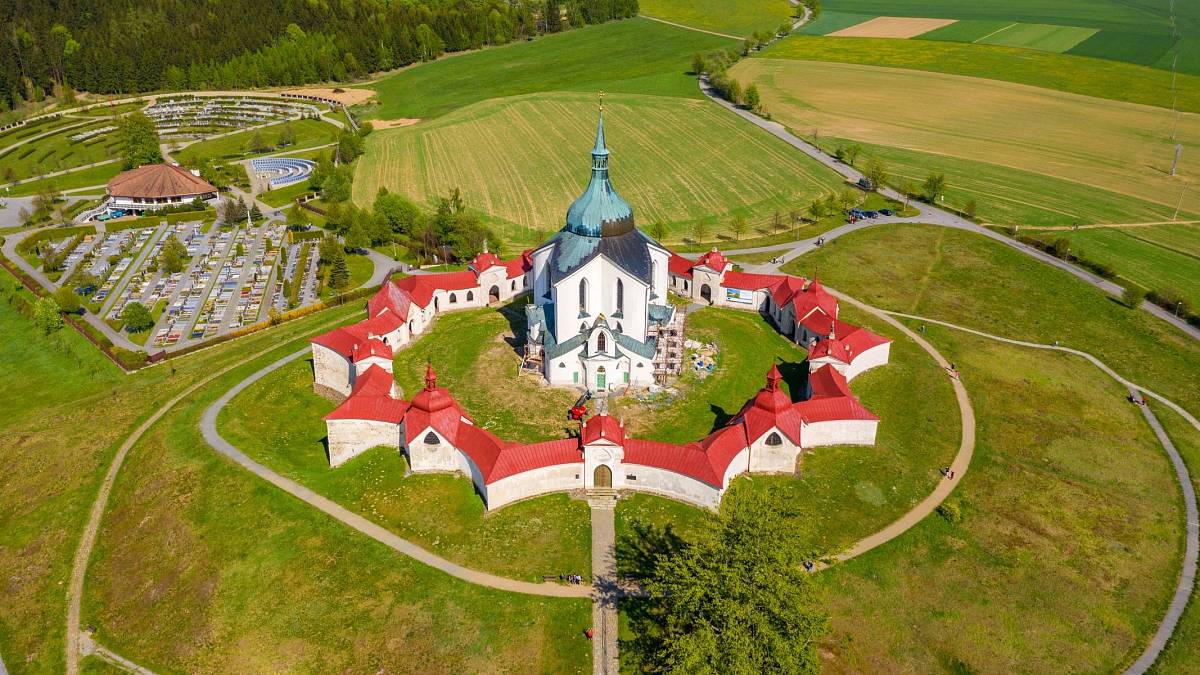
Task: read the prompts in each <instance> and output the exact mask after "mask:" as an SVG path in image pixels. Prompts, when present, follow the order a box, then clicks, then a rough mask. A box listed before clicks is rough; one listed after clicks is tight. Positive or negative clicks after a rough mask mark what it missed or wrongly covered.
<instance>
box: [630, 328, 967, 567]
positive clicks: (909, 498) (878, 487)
mask: <svg viewBox="0 0 1200 675" xmlns="http://www.w3.org/2000/svg"><path fill="white" fill-rule="evenodd" d="M842 316H843V317H844V318H845V319H846V320H847V321H850V322H852V323H857V324H860V325H865V326H868V327H870V328H871V329H872V330H875V331H877V332H879V333H880V334H883V335H887V336H889V337H892V338H893V339H895V340H896V341H895V342H894V343H893V345H892V352H891V361H890V363H889V364H888V365H887V366H884V367H881V368H876V369H874V370H871V371H868V372H866V373H864V374H862V375H860V376H859V377H857V378H855V379H854V381H853V383H852V384H851V388H852V389H853V390H854V393H855V395H857V396H858V397H859V398H860V399H861V400H862V402H863V404H864V405H866V406H867V408H869V409H870V410H871V411H872V412H874V413H875V414H876V415H878V416H879V417H880V418H881V422H880V425H879V435H878V439H877V440H878V442H877V444H876V445H875V446H874V447H870V448H864V447H853V446H838V447H825V448H814V449H813V450H812V452H811V453H808V454H806V455H805V456H804V458H803V459H802V460H801V465H800V475H799V476H791V475H788V476H750V477H741V478H738V479H736V480H735V481H734V482H733V483H732V484H731V486H730V491H729V493H728V495H727V496H726V499H727V500H730V499H731V500H737V499H739V498H741V496H742V495H744V494H747V493H749V492H761V491H763V490H770V491H772V493H773V494H775V495H776V496H777V497H779V498H781V499H783V500H785V501H786V503H787V504H788V506H789V507H790V508H791V512H794V513H796V514H800V515H799V516H798V517H797V518H796V519H795V522H794V523H793V525H792V528H791V529H793V530H794V532H795V542H796V545H797V546H799V547H801V548H802V549H803V550H805V551H806V552H807V551H811V552H813V553H814V554H816V553H819V554H826V553H835V552H838V551H840V550H842V549H844V548H846V547H848V546H849V545H850V544H852V543H853V542H855V541H857V540H858V539H861V538H862V537H864V536H866V535H868V534H870V533H871V532H875V531H877V530H879V529H881V528H883V527H884V526H885V525H887V524H888V523H890V522H892V521H894V520H895V519H896V518H898V517H899V516H900V515H901V514H902V513H904V512H905V511H908V510H909V509H911V508H912V507H913V506H914V505H915V504H916V503H917V502H919V501H920V500H921V499H923V498H924V497H925V496H926V495H927V494H928V493H929V492H930V491H931V490H932V489H933V486H934V485H935V484H936V483H937V482H938V481H939V480H942V477H941V474H940V473H939V472H938V470H939V468H940V467H942V466H945V465H947V464H949V463H950V460H951V459H952V458H953V457H954V454H955V452H957V450H958V442H959V438H960V428H959V418H958V411H957V407H956V405H955V402H954V393H953V390H952V389H951V387H950V383H949V382H948V380H947V378H946V375H945V373H944V372H943V371H942V369H941V368H940V367H939V366H938V365H937V364H936V363H934V361H933V359H932V358H931V357H930V356H929V355H928V354H926V353H925V352H924V351H922V350H921V349H920V348H919V347H917V345H916V344H915V343H913V342H912V341H910V340H908V339H907V338H904V337H903V336H902V335H901V334H899V333H897V332H896V331H895V330H894V329H891V328H888V327H886V326H882V325H880V324H879V322H877V321H874V320H869V317H867V316H866V315H864V314H861V313H858V312H854V311H852V310H851V309H849V308H846V309H843V310H842ZM748 324H758V325H761V326H762V327H763V329H765V330H763V329H760V328H758V327H757V326H755V325H748ZM688 336H689V338H690V339H698V340H703V341H712V340H715V341H716V342H717V344H718V345H734V344H736V345H737V347H736V351H735V350H732V349H731V350H727V351H723V352H722V353H721V355H720V361H719V362H718V372H719V373H720V375H721V379H720V380H718V378H717V377H713V378H710V379H709V380H706V381H705V382H704V383H702V384H700V385H697V386H695V387H693V389H692V390H691V391H689V392H688V394H687V397H686V399H684V400H683V401H678V402H675V403H673V404H671V405H670V409H671V410H672V411H676V412H677V414H678V415H680V416H681V417H683V419H681V420H678V421H676V420H675V419H674V418H673V416H672V415H671V414H670V413H666V414H664V413H659V414H658V415H657V416H656V417H655V418H654V420H653V423H652V425H651V426H650V428H649V429H647V430H646V431H645V432H642V433H649V434H650V435H653V436H663V435H664V434H668V433H672V435H671V436H669V437H666V438H664V439H663V440H671V441H674V442H684V441H690V440H696V439H697V438H698V434H697V433H696V429H698V428H701V427H703V425H704V424H705V423H708V424H710V425H711V424H712V423H713V422H716V423H722V424H723V423H724V422H725V421H727V420H728V418H729V417H730V416H732V415H733V414H736V413H737V411H738V410H739V409H740V408H741V406H742V404H743V403H745V402H746V400H747V399H749V398H750V397H752V396H753V395H754V392H756V391H757V390H758V389H759V388H760V387H762V385H763V376H764V375H765V372H766V370H767V368H769V367H770V362H771V361H772V360H776V359H778V360H781V361H782V363H780V370H781V371H782V372H783V373H784V378H785V384H787V385H788V386H789V387H790V388H791V389H792V390H793V391H794V390H795V387H796V385H797V384H798V383H799V381H800V380H799V378H800V377H802V373H803V370H802V368H801V363H800V361H798V360H795V359H796V357H797V356H800V355H801V354H802V352H801V350H799V349H798V348H795V347H792V348H791V349H790V350H786V349H784V348H783V347H784V346H786V341H785V340H784V339H783V338H781V337H779V336H776V335H773V331H771V329H770V328H769V327H767V326H766V322H765V321H763V320H762V319H761V318H759V317H758V316H757V315H753V314H742V313H737V312H734V311H732V310H721V311H718V310H704V311H702V312H700V313H698V314H693V315H692V316H691V317H689V322H688ZM771 338H774V339H773V340H772V339H771ZM781 343H782V345H783V346H781ZM772 352H775V353H774V354H772ZM781 352H782V353H781ZM800 358H803V357H802V356H800ZM710 383H712V384H711V385H710ZM914 388H917V389H919V390H920V391H921V392H922V395H921V396H911V395H910V393H911V392H912V391H913V390H914ZM727 401H728V404H726V402H727ZM706 404H707V407H708V408H709V409H708V410H704V408H705V407H706ZM713 413H715V420H714V419H713ZM627 419H628V418H627ZM710 420H712V421H711V422H710ZM626 423H627V425H628V424H630V422H628V421H627V422H626ZM689 424H690V427H689V426H688V425H689ZM672 430H674V431H673V432H672ZM689 431H690V434H689ZM668 501H669V500H664V499H657V498H651V497H646V498H643V497H640V496H639V497H638V498H636V499H632V500H628V501H622V502H620V503H619V504H618V506H617V513H618V528H617V532H618V538H619V540H620V541H622V542H623V543H622V546H624V547H626V549H627V550H628V551H630V552H636V551H637V550H638V547H637V540H638V539H640V538H641V537H640V536H639V535H638V534H636V533H637V532H638V529H639V526H645V525H647V524H649V525H650V526H651V527H652V528H656V529H658V530H661V529H662V528H664V527H666V526H668V525H669V526H671V527H673V528H674V530H675V531H676V532H677V533H679V534H680V536H683V537H684V538H688V536H690V535H689V533H691V532H695V531H696V530H697V529H699V528H702V527H703V526H704V525H705V524H706V523H707V522H708V519H709V516H708V515H707V514H706V512H704V511H703V510H702V509H697V508H693V507H688V506H684V505H679V506H675V505H668V504H666V503H665V502H668ZM618 561H619V562H620V563H621V564H622V565H623V566H624V569H625V571H626V572H628V573H632V574H636V573H637V572H638V570H637V564H638V558H637V556H636V555H634V556H632V559H630V556H626V559H625V560H622V559H621V556H620V555H618Z"/></svg>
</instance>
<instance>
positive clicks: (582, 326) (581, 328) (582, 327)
mask: <svg viewBox="0 0 1200 675" xmlns="http://www.w3.org/2000/svg"><path fill="white" fill-rule="evenodd" d="M579 332H580V333H586V332H587V324H586V323H581V324H579Z"/></svg>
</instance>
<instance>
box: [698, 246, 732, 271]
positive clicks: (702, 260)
mask: <svg viewBox="0 0 1200 675" xmlns="http://www.w3.org/2000/svg"><path fill="white" fill-rule="evenodd" d="M728 265H729V258H726V257H725V255H724V254H722V253H721V252H720V251H718V250H717V249H715V248H714V249H712V250H710V251H708V252H707V253H705V254H704V255H702V256H700V257H699V258H697V259H696V266H697V267H707V268H708V269H710V270H714V271H716V272H724V271H725V268H726V267H727V266H728Z"/></svg>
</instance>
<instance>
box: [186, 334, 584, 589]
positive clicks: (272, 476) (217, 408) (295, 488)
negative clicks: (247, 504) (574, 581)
mask: <svg viewBox="0 0 1200 675" xmlns="http://www.w3.org/2000/svg"><path fill="white" fill-rule="evenodd" d="M309 353H310V349H309V348H308V347H305V348H304V349H301V350H299V351H297V352H294V353H292V354H289V355H288V356H285V357H283V358H281V359H279V360H278V361H275V362H274V363H271V364H269V365H267V366H265V367H263V368H262V369H260V370H258V371H257V372H256V373H254V374H253V375H251V376H250V377H247V378H246V379H244V380H242V381H241V382H239V383H238V384H237V385H236V386H234V387H233V388H232V389H230V390H229V391H227V392H225V394H223V395H222V396H221V398H219V399H217V400H216V401H215V402H214V403H213V404H212V405H210V406H209V407H208V409H206V410H205V411H204V415H203V417H202V418H201V420H200V433H201V434H202V435H203V436H204V440H205V441H207V442H208V444H209V445H211V446H212V447H213V448H214V449H216V450H217V451H218V452H220V453H221V454H222V455H225V456H226V457H228V458H229V459H231V460H233V461H234V462H235V463H237V464H239V465H241V466H242V467H243V468H245V469H247V470H248V471H250V472H251V473H253V474H254V475H256V476H258V477H259V478H262V479H263V480H265V481H267V482H268V483H271V484H272V485H274V486H275V487H277V488H279V489H281V490H283V491H284V492H286V493H288V494H290V495H292V496H293V497H295V498H297V499H299V500H301V501H303V502H305V503H307V504H309V505H310V506H313V507H315V508H317V509H319V510H321V511H323V512H324V513H325V514H327V515H329V516H331V517H333V518H334V519H335V520H339V521H341V522H342V523H344V524H346V525H349V526H350V527H352V528H354V529H356V530H358V531H359V532H361V533H363V534H365V535H367V536H368V537H371V538H372V539H374V540H375V541H378V542H379V543H381V544H384V545H385V546H388V547H389V548H392V549H394V550H396V551H397V552H399V553H402V554H404V555H406V556H408V557H410V558H413V559H415V560H416V561H417V562H420V563H424V564H426V565H429V566H430V567H433V568H434V569H438V570H441V571H443V572H445V573H446V574H449V575H450V576H453V577H456V578H458V579H462V580H463V581H466V582H469V583H473V584H478V585H480V586H487V587H489V588H495V589H498V590H502V591H511V592H514V593H526V594H529V595H543V596H549V597H559V598H586V597H590V596H591V593H592V588H591V587H590V586H583V585H580V586H570V585H562V584H558V583H553V582H545V583H532V582H528V581H519V580H516V579H508V578H505V577H498V576H495V575H493V574H488V573H486V572H480V571H477V570H472V569H469V568H466V567H463V566H462V565H459V564H457V563H453V562H450V561H449V560H446V559H445V558H442V557H441V556H438V555H435V554H433V553H430V552H429V551H428V550H426V549H424V548H422V547H420V546H418V545H416V544H414V543H412V542H411V541H408V540H407V539H403V538H401V537H399V536H397V535H396V534H395V533H393V532H391V531H389V530H388V529H387V528H384V527H382V526H380V525H377V524H376V523H373V522H371V521H370V520H368V519H366V518H364V517H362V516H360V515H358V514H357V513H354V512H353V511H350V510H349V509H347V508H345V507H344V506H342V505H340V504H338V503H337V502H334V501H332V500H330V499H328V498H326V497H324V496H322V495H319V494H317V493H316V492H313V491H312V490H310V489H308V488H306V487H304V486H303V485H300V484H299V483H297V482H296V481H293V480H291V479H289V478H285V477H283V476H281V475H279V474H278V473H276V472H274V471H272V470H271V469H269V468H267V467H265V466H263V465H262V464H259V463H258V462H255V461H254V460H252V459H250V458H249V457H247V456H246V454H245V453H243V452H242V451H241V450H239V449H237V447H235V446H234V445H233V444H231V443H229V442H228V441H226V440H225V439H224V438H222V437H221V435H220V434H219V433H218V432H217V415H219V414H220V412H221V409H222V408H224V407H225V406H226V405H227V404H228V403H229V401H231V400H232V399H233V397H234V396H237V395H238V394H239V393H241V392H242V391H243V390H245V389H246V388H247V387H249V386H250V385H252V384H254V383H255V382H257V381H258V380H259V379H261V378H262V377H264V376H266V375H267V374H268V373H271V372H272V371H274V370H277V369H279V368H281V367H283V366H285V365H287V364H288V363H291V362H292V361H296V360H298V359H301V358H304V357H305V356H308V354H309Z"/></svg>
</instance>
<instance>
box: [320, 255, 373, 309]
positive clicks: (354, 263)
mask: <svg viewBox="0 0 1200 675" xmlns="http://www.w3.org/2000/svg"><path fill="white" fill-rule="evenodd" d="M346 267H347V268H348V269H349V270H350V282H349V283H347V284H346V288H344V289H342V290H341V291H339V290H337V289H335V288H334V287H332V286H330V285H329V284H328V283H326V284H325V285H324V286H323V287H322V288H321V299H322V300H328V299H330V298H332V297H333V296H335V295H337V294H339V293H342V292H345V291H347V290H353V289H355V288H358V287H359V286H362V285H363V284H365V283H367V282H368V281H370V280H371V275H372V274H374V273H375V263H372V262H371V259H370V258H368V257H367V256H365V255H353V254H347V255H346ZM329 270H330V268H329V266H328V265H327V266H325V267H323V268H321V270H320V272H319V274H323V275H328V274H329Z"/></svg>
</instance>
